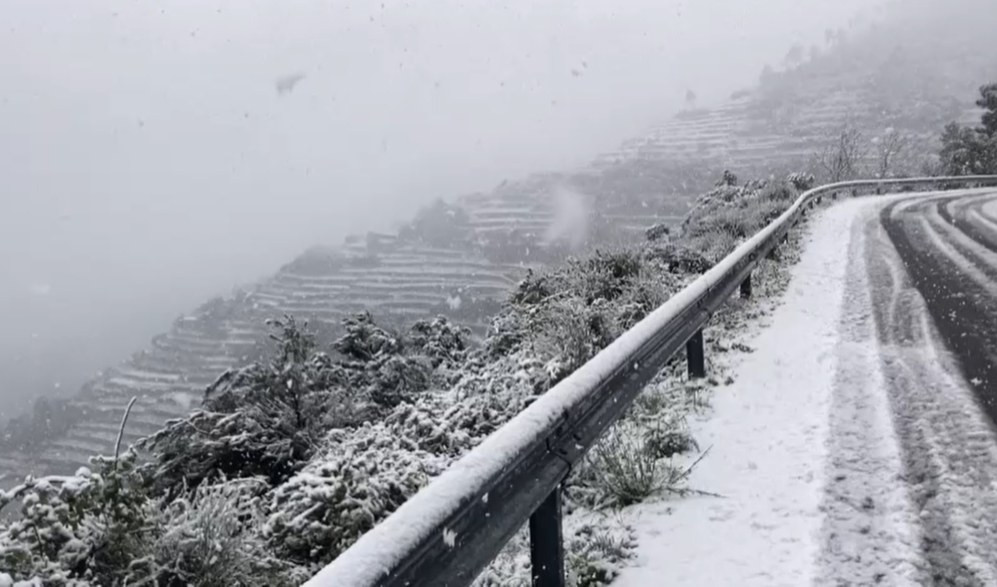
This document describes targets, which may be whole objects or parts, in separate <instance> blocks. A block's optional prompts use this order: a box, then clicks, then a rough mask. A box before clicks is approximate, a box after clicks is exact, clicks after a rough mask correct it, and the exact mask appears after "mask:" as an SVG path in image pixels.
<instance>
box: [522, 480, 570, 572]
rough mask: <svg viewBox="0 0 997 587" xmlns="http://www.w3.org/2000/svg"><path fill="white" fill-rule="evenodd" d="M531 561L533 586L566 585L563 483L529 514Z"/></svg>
mask: <svg viewBox="0 0 997 587" xmlns="http://www.w3.org/2000/svg"><path fill="white" fill-rule="evenodd" d="M530 564H531V566H532V575H533V587H564V584H565V583H564V537H563V536H562V534H561V487H560V486H558V487H557V488H555V489H554V491H552V492H550V495H548V496H547V499H545V500H543V503H541V504H540V507H538V508H537V511H535V512H533V515H531V516H530Z"/></svg>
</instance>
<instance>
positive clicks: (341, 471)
mask: <svg viewBox="0 0 997 587" xmlns="http://www.w3.org/2000/svg"><path fill="white" fill-rule="evenodd" d="M448 462H449V460H448V459H440V458H439V457H436V456H435V455H433V454H431V453H429V452H427V451H423V450H421V449H420V448H419V447H418V445H417V444H416V443H415V441H414V440H412V439H410V438H408V437H406V436H404V435H402V434H399V433H398V430H396V429H395V428H394V427H393V426H391V425H390V424H383V423H376V424H371V423H368V424H366V425H364V426H362V427H360V428H358V429H356V430H354V431H352V432H351V433H346V431H343V430H335V431H333V432H331V433H330V434H329V438H327V439H326V449H325V451H324V452H323V453H322V454H320V455H319V457H318V458H316V459H315V460H314V461H313V462H312V463H311V464H309V465H308V466H307V467H305V468H304V469H303V470H302V471H301V472H299V473H298V474H297V475H295V476H294V477H292V478H291V479H289V480H288V481H287V483H284V484H283V485H281V486H280V487H278V488H277V489H276V490H275V491H274V492H273V496H272V498H271V503H270V511H271V512H272V513H271V515H270V517H269V519H268V520H267V523H266V529H265V531H266V535H267V537H268V538H269V540H270V543H271V545H272V547H273V549H274V550H275V551H276V552H277V553H279V554H280V555H282V556H284V557H285V558H287V559H289V560H292V561H295V562H298V563H301V564H302V565H306V566H313V567H315V566H318V565H321V564H324V563H327V562H329V561H331V560H332V559H333V558H335V557H336V556H337V555H338V554H339V553H340V552H342V551H343V550H345V549H346V548H347V547H348V546H349V545H350V544H352V543H353V542H354V541H355V540H356V539H357V538H359V537H360V536H361V535H363V533H364V532H366V531H368V530H370V529H371V528H373V527H374V525H375V524H377V522H379V521H380V520H381V519H383V518H384V517H386V516H387V515H388V514H390V513H391V512H392V511H394V510H395V509H396V508H397V507H398V506H399V505H401V504H402V503H404V502H405V500H406V499H408V498H409V497H410V496H412V495H413V494H414V493H415V492H416V491H418V490H419V489H420V488H421V487H422V486H423V485H425V484H426V482H427V481H428V480H429V479H430V478H431V477H433V476H435V475H437V474H439V473H440V472H441V471H442V469H443V467H444V465H445V464H447V463H448Z"/></svg>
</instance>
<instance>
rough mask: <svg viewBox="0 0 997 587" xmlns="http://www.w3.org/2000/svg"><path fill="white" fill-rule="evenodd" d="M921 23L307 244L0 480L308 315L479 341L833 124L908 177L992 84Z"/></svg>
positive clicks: (119, 371) (38, 425)
mask: <svg viewBox="0 0 997 587" xmlns="http://www.w3.org/2000/svg"><path fill="white" fill-rule="evenodd" d="M964 1H967V2H972V1H976V0H964ZM908 16H910V15H908ZM912 18H913V17H912ZM918 22H919V21H913V22H910V21H907V20H903V19H901V20H898V21H897V23H896V24H895V26H894V27H893V28H890V29H887V28H883V27H879V28H874V29H873V30H871V31H868V32H866V33H864V34H861V35H857V36H856V37H855V38H854V39H852V40H844V41H843V40H841V37H840V35H838V36H836V37H835V39H837V40H835V42H834V44H833V46H832V47H829V48H827V49H825V50H824V51H823V53H814V55H813V58H812V59H811V60H810V61H807V62H805V63H802V64H800V65H798V66H796V67H794V68H793V69H792V70H789V71H784V72H779V73H766V74H765V75H763V76H762V79H761V80H760V82H759V84H758V85H757V87H756V88H754V89H752V90H751V91H745V92H739V93H738V94H736V95H735V96H732V98H731V99H730V100H729V101H728V102H727V103H726V104H723V105H722V106H720V107H717V108H714V109H710V110H698V111H690V112H685V113H682V114H680V115H678V116H676V117H675V118H673V119H671V120H669V121H667V122H665V123H663V124H661V125H658V126H656V127H654V128H652V129H651V130H650V131H649V132H648V133H646V134H645V135H643V136H640V137H636V138H634V139H632V140H629V141H627V142H625V143H624V144H623V145H622V146H621V147H620V148H619V149H617V150H615V151H613V152H610V153H606V154H604V155H602V156H600V157H598V158H596V160H595V161H594V162H593V163H592V164H591V165H590V166H589V167H587V168H586V169H583V170H579V171H577V172H573V173H564V174H553V173H546V174H537V175H534V176H531V177H528V178H526V179H523V180H520V181H510V182H504V183H503V184H501V185H499V186H498V187H496V188H495V189H493V190H491V191H488V192H483V193H477V194H470V195H466V196H462V197H459V198H457V199H455V200H454V201H452V202H449V203H447V202H442V201H441V202H437V203H435V204H433V205H432V206H429V207H427V208H426V209H425V210H423V211H422V212H421V213H420V214H419V215H418V216H417V217H416V218H415V219H413V221H412V222H411V223H409V224H408V225H406V226H405V227H404V228H402V229H401V230H399V231H398V232H397V233H396V234H373V233H372V234H367V235H365V236H357V237H351V238H349V239H347V241H346V242H345V243H344V244H343V245H342V246H340V247H338V248H315V249H312V250H310V251H307V252H306V253H304V254H303V255H301V256H300V257H299V258H297V259H295V260H294V261H292V262H291V263H289V264H288V265H286V266H285V267H283V268H282V269H281V270H280V271H278V272H277V273H276V275H274V276H273V277H271V278H270V279H267V280H265V281H263V282H261V283H259V284H257V285H256V286H255V287H253V288H251V289H250V290H248V291H245V292H243V293H240V294H239V295H236V296H234V297H232V298H230V299H224V300H215V301H212V302H210V303H208V304H206V305H204V306H202V307H201V308H199V309H197V310H196V311H194V312H193V313H191V314H190V315H188V316H184V317H182V318H180V319H178V320H177V321H176V322H175V324H174V326H173V328H172V329H171V330H170V332H168V333H166V334H164V335H161V336H158V337H156V338H155V339H154V340H153V341H152V344H151V346H150V347H149V348H147V349H145V350H143V351H142V352H140V353H138V354H136V355H134V356H133V357H131V358H130V359H128V360H126V361H124V362H123V363H122V364H121V365H119V366H117V367H115V368H113V369H109V370H108V371H106V372H105V373H103V374H102V375H101V376H100V377H98V378H96V379H95V380H93V381H91V382H90V383H88V384H87V385H86V386H85V387H84V389H83V390H81V392H80V393H79V395H78V396H77V397H75V398H74V399H72V400H70V401H68V402H65V403H46V404H41V405H40V407H39V408H38V409H36V414H35V416H34V417H33V418H28V419H24V420H21V421H15V422H14V423H12V424H11V425H10V426H9V427H8V428H7V430H6V433H5V435H4V436H3V437H0V484H9V483H10V482H12V480H13V479H14V478H15V477H19V476H21V475H24V474H26V473H35V474H38V473H49V472H55V473H58V472H65V471H67V470H69V469H71V468H73V467H75V466H78V465H80V464H83V463H85V461H86V457H87V456H88V455H90V454H93V453H105V454H107V453H110V452H111V451H112V450H113V445H114V440H115V435H116V433H117V430H118V426H119V421H120V418H121V413H122V409H123V407H124V406H125V405H126V404H127V402H128V399H129V398H130V397H132V396H137V397H138V398H139V400H138V402H137V403H136V406H135V409H134V412H133V413H132V416H131V418H130V419H129V423H128V427H127V430H126V437H125V440H126V442H128V441H131V440H134V439H136V438H138V437H140V436H143V435H145V434H148V433H150V432H152V431H153V430H155V429H156V428H158V427H159V426H160V425H161V424H162V423H163V422H164V421H166V420H167V419H169V418H171V417H175V416H177V415H179V414H181V413H183V412H185V411H186V410H187V409H188V408H189V407H191V406H192V405H194V404H195V403H196V402H198V401H199V399H200V397H201V394H202V393H203V389H204V388H205V386H206V385H208V384H210V383H211V382H212V381H213V380H214V379H215V378H216V377H217V376H218V375H219V374H220V373H222V372H223V371H224V370H225V369H227V368H229V367H233V366H236V365H240V364H244V363H245V362H247V361H249V360H251V359H252V358H253V357H255V356H257V355H258V354H259V353H261V352H262V351H263V350H264V349H265V348H266V345H267V344H268V343H267V340H268V339H267V337H266V333H265V326H264V321H265V320H266V319H267V318H271V317H279V316H280V315H282V314H284V313H291V314H294V315H296V316H298V317H300V318H307V319H309V320H310V321H311V323H312V325H313V326H315V327H317V328H318V329H319V331H320V334H321V335H322V336H323V337H325V338H329V337H331V336H333V335H334V332H335V329H336V326H337V324H338V322H339V320H340V319H341V318H342V317H343V316H345V315H347V314H348V313H351V312H357V311H361V310H369V311H371V312H372V313H373V314H374V315H375V316H376V317H377V318H378V320H379V321H381V322H387V323H394V324H395V325H398V326H401V325H403V324H405V323H408V322H411V321H412V320H415V319H418V318H422V317H429V316H433V315H436V314H445V315H448V316H450V317H452V318H453V319H455V320H457V321H460V322H462V323H464V324H467V325H468V326H470V327H471V328H472V329H474V330H476V331H478V332H481V331H482V330H483V329H484V328H485V327H486V325H487V322H488V317H489V316H490V315H491V314H492V313H493V312H494V310H495V309H496V307H497V305H498V304H499V303H500V302H501V300H502V299H503V298H504V296H505V295H506V292H507V291H508V290H509V288H510V287H511V286H512V285H513V284H514V283H515V282H516V281H517V280H518V279H519V278H520V277H521V276H522V275H523V274H524V272H525V271H526V270H527V269H528V268H530V267H532V266H536V265H539V264H543V263H550V262H556V261H557V260H558V259H562V258H563V257H564V256H565V255H566V254H568V253H570V252H571V250H572V249H573V248H578V247H597V246H607V244H614V243H619V242H625V241H627V240H632V239H634V238H641V237H642V234H643V231H644V229H646V228H647V227H648V226H650V225H653V224H656V223H661V222H666V223H674V222H676V221H677V220H678V219H680V218H681V217H682V215H683V214H684V213H685V212H686V211H687V210H688V205H689V202H690V201H691V198H692V197H694V196H695V195H696V194H697V193H700V192H702V191H704V189H705V188H707V187H708V186H709V185H710V184H711V183H712V181H713V180H714V179H715V178H716V177H718V176H719V174H720V173H721V172H722V171H723V170H724V169H731V170H733V171H735V172H736V173H738V174H739V175H743V176H750V177H758V176H764V175H768V174H770V173H783V172H787V171H790V170H797V169H800V168H805V167H807V165H808V163H809V161H810V159H811V156H812V154H813V153H814V152H815V151H818V150H819V149H821V148H823V146H824V145H826V144H827V143H828V142H829V141H831V140H833V139H834V138H835V135H836V134H837V133H839V132H840V130H841V129H842V128H843V127H844V126H846V125H851V126H853V127H855V128H858V129H860V130H861V131H862V132H863V133H864V136H865V139H867V140H870V144H872V143H871V139H872V138H874V137H876V136H879V135H880V134H881V133H883V132H884V131H885V129H886V128H894V129H898V130H899V131H902V132H903V133H905V135H906V136H908V137H909V138H910V142H911V147H910V153H909V155H908V157H907V160H906V161H905V162H904V165H903V166H902V167H899V166H898V167H897V168H896V169H895V170H894V172H896V173H914V172H917V171H919V166H920V165H921V163H922V162H923V161H922V159H924V155H925V154H926V153H929V152H932V151H933V150H934V148H935V140H936V137H937V135H938V132H939V130H940V129H941V127H942V126H943V124H944V123H946V122H948V121H950V120H953V119H960V120H969V119H972V118H975V116H976V115H975V112H973V110H972V108H971V105H972V99H973V95H974V91H975V87H976V86H977V85H979V84H980V83H982V82H983V81H985V80H987V79H997V58H995V57H993V56H994V55H997V51H995V49H997V47H995V46H994V45H997V40H995V39H997V37H993V36H992V35H991V34H990V33H989V31H987V30H986V27H985V26H983V25H982V24H976V25H974V24H970V25H969V27H970V28H966V27H961V28H959V30H958V34H955V31H948V32H947V33H946V34H948V35H949V36H946V37H944V38H942V39H941V40H940V41H939V42H937V43H934V44H931V45H928V44H924V43H922V42H921V39H923V35H924V34H925V31H927V30H932V29H931V27H932V26H934V25H933V23H930V22H923V21H920V24H918ZM918 27H920V28H918ZM936 40H937V39H936ZM872 150H873V149H872V148H870V152H871V151H872ZM5 475H6V480H4V479H3V477H4V476H5Z"/></svg>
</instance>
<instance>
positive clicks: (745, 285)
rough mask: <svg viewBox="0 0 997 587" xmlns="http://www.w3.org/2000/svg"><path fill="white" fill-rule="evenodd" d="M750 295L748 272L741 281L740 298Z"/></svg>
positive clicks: (749, 276)
mask: <svg viewBox="0 0 997 587" xmlns="http://www.w3.org/2000/svg"><path fill="white" fill-rule="evenodd" d="M750 297H751V274H750V273H749V274H748V276H747V277H745V278H744V281H742V282H741V299H745V300H746V299H748V298H750Z"/></svg>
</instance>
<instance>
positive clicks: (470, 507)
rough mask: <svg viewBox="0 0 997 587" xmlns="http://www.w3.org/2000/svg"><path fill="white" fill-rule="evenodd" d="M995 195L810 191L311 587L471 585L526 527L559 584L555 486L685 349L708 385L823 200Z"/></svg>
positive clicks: (546, 575)
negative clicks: (761, 282)
mask: <svg viewBox="0 0 997 587" xmlns="http://www.w3.org/2000/svg"><path fill="white" fill-rule="evenodd" d="M986 186H997V176H967V177H942V178H919V179H901V180H869V181H849V182H841V183H835V184H829V185H826V186H822V187H818V188H816V189H813V190H810V191H808V192H805V193H804V194H802V195H800V197H799V198H797V200H796V201H795V202H794V203H793V204H792V205H791V206H790V208H789V209H788V210H786V212H784V213H783V214H782V215H781V216H779V217H778V218H777V219H775V220H774V221H772V222H771V223H770V224H769V225H768V226H766V227H765V228H763V229H762V230H761V231H759V232H758V234H756V235H754V236H753V237H751V238H750V239H748V240H747V241H746V242H744V243H743V244H741V245H740V246H739V247H737V248H736V249H735V250H734V251H733V252H732V253H731V254H730V255H728V256H727V257H726V258H724V259H723V260H722V261H720V262H719V263H718V264H717V265H716V266H714V267H713V268H712V269H710V270H709V271H707V272H706V273H704V274H703V275H702V276H700V277H699V278H698V279H696V280H695V281H694V282H693V283H691V284H690V285H689V286H688V287H686V288H685V289H683V290H682V291H680V292H678V293H677V294H675V295H674V296H672V297H671V298H670V299H669V300H668V301H667V302H665V303H664V304H662V306H661V307H659V308H658V309H657V310H655V311H654V312H653V313H651V314H650V315H649V316H647V317H646V318H645V319H644V320H642V321H641V322H640V323H638V324H637V325H635V326H634V327H633V328H631V329H630V330H629V331H627V332H626V333H625V334H623V335H622V336H621V337H620V338H618V339H617V340H616V341H614V342H613V343H612V344H610V345H609V346H608V347H606V348H605V349H604V350H602V351H601V352H600V353H599V354H598V355H596V356H595V357H594V358H593V359H592V360H590V361H589V362H587V363H586V364H584V365H582V366H581V367H579V368H578V369H577V370H576V371H575V372H574V373H573V374H571V375H570V376H568V377H567V378H566V379H564V380H563V381H561V382H560V383H558V384H557V385H555V386H554V387H553V388H551V389H550V390H549V391H547V393H546V394H544V395H543V396H541V397H540V398H538V399H537V400H536V401H535V402H534V403H533V404H531V405H530V406H529V407H528V408H526V409H525V410H523V411H522V412H521V413H519V414H518V415H517V416H515V417H514V418H513V419H512V420H510V421H509V422H508V423H506V424H505V425H504V426H502V427H501V428H500V429H499V430H497V431H495V432H494V433H493V434H492V435H490V436H489V437H488V438H486V439H485V440H484V441H483V442H482V443H481V444H480V445H478V446H477V447H475V448H474V449H473V450H471V451H469V452H468V453H467V454H466V455H465V456H463V457H462V458H461V459H459V460H458V461H457V462H456V463H454V464H453V465H452V466H451V467H450V468H449V469H448V470H447V471H445V472H444V473H443V474H442V475H440V476H439V477H437V478H436V479H434V480H433V481H432V482H430V484H429V485H428V486H427V487H425V488H424V489H423V490H422V491H420V492H419V493H417V494H416V495H415V496H413V497H412V498H411V499H409V500H408V501H407V502H406V503H404V504H403V505H402V506H401V507H400V508H398V510H397V511H395V512H394V513H393V514H392V515H390V516H389V517H388V518H386V519H385V520H383V521H382V522H381V523H380V524H378V525H377V526H376V527H375V528H374V529H372V530H371V531H370V532H368V533H367V534H365V535H364V536H362V537H361V538H360V539H359V540H358V541H357V542H356V543H355V544H353V546H352V547H350V548H349V549H348V550H347V551H346V552H344V553H342V554H341V555H340V556H339V557H338V558H337V559H336V560H334V561H333V562H332V563H331V564H329V565H328V566H327V567H325V568H324V569H322V570H321V571H320V572H319V573H318V574H317V575H315V577H313V578H312V579H311V580H310V581H308V582H307V583H306V587H372V586H375V585H386V586H418V585H432V586H434V587H435V586H457V585H468V584H470V583H471V582H472V581H473V580H474V578H475V577H476V576H477V575H478V573H480V572H481V570H482V569H483V568H484V567H485V566H487V565H488V563H489V562H490V561H492V560H493V559H494V558H495V556H496V555H497V554H498V553H499V551H500V550H501V549H502V547H503V546H504V545H505V544H506V543H507V542H508V541H509V539H510V538H511V537H512V536H513V535H514V534H515V533H516V531H518V530H519V529H520V528H521V527H522V526H523V524H524V523H526V522H527V521H529V528H530V548H531V562H532V568H533V585H534V586H541V587H554V586H561V585H564V552H563V544H562V536H561V489H560V485H561V483H562V482H563V481H564V480H565V478H566V477H567V476H568V473H569V472H570V471H571V468H572V465H574V464H575V463H577V462H578V461H579V460H580V459H581V458H582V457H583V456H584V455H585V453H586V452H587V451H588V450H589V449H590V448H591V447H592V446H593V445H594V444H595V442H596V441H597V439H598V438H599V436H600V435H602V434H603V432H605V431H606V429H608V428H609V427H610V426H611V425H612V424H614V423H615V422H616V421H617V420H618V419H619V418H620V416H621V415H622V414H623V413H624V411H625V410H626V409H627V408H628V407H629V406H630V404H631V403H632V402H633V400H634V399H635V398H636V396H637V395H638V394H639V393H640V391H641V390H642V389H643V387H644V385H645V384H647V383H648V382H649V381H650V380H651V378H653V377H654V376H655V375H656V374H657V373H658V372H659V371H660V370H661V369H662V368H663V366H664V365H665V363H666V362H667V361H668V360H669V359H670V358H672V357H673V356H674V355H675V354H676V353H677V352H678V351H679V350H680V349H682V348H683V347H685V349H686V356H687V361H688V368H689V374H690V376H691V377H703V376H704V375H705V368H704V349H703V334H702V328H703V327H704V326H705V325H706V323H707V322H708V321H709V319H710V316H711V315H712V314H713V313H714V312H715V311H716V310H717V309H718V308H719V307H720V306H721V305H723V304H724V303H725V302H726V301H727V300H728V299H729V298H730V296H731V295H732V294H733V293H734V291H735V290H737V289H740V292H741V295H742V296H745V297H747V296H750V295H751V271H752V270H753V269H754V268H755V267H756V265H758V263H759V262H760V260H761V259H763V258H764V257H765V256H766V255H768V254H769V253H770V252H771V251H772V250H773V249H775V248H776V247H777V246H778V244H779V243H780V242H782V241H783V240H784V239H785V238H786V237H787V234H788V232H789V231H790V229H791V228H792V227H794V226H795V225H796V224H797V223H798V222H799V220H800V218H801V217H803V216H804V215H806V211H807V210H808V209H810V208H812V207H813V206H814V205H815V204H819V203H820V202H821V200H822V198H823V196H825V195H829V196H831V197H835V198H836V197H837V195H838V194H840V193H846V194H848V193H850V194H851V195H853V196H855V195H859V193H860V192H861V193H863V194H865V193H877V194H878V193H883V192H885V191H889V190H894V189H895V190H901V191H913V190H916V189H931V190H932V191H934V190H947V189H955V188H969V187H986Z"/></svg>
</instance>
